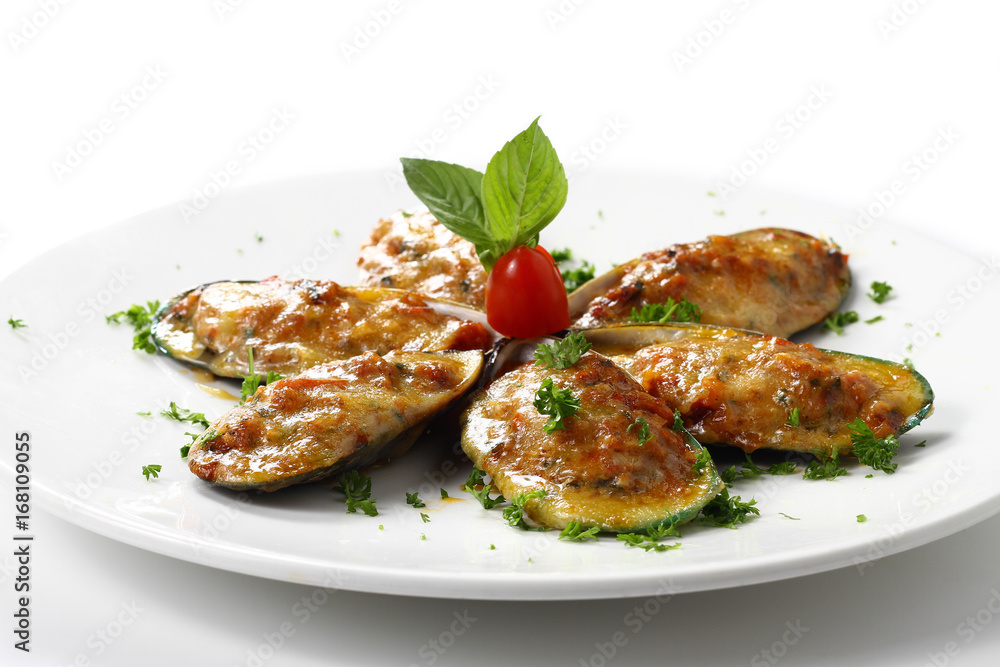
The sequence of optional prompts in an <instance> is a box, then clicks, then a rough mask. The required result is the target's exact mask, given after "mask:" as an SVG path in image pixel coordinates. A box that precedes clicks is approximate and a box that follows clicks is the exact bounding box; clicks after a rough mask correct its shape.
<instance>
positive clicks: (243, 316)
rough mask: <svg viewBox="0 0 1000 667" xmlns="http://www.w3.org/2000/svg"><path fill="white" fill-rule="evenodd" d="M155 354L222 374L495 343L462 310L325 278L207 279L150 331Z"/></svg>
mask: <svg viewBox="0 0 1000 667" xmlns="http://www.w3.org/2000/svg"><path fill="white" fill-rule="evenodd" d="M152 333H153V342H154V343H155V345H156V347H157V349H159V351H161V352H163V353H164V354H167V355H169V356H171V357H173V358H175V359H178V360H181V361H184V362H186V363H189V364H191V365H194V366H197V367H200V368H204V369H207V370H209V371H211V372H212V373H214V374H216V375H220V376H223V377H241V376H246V375H247V374H249V372H250V363H249V361H250V360H249V354H250V350H251V349H252V350H253V363H254V372H255V373H268V372H274V373H278V374H281V375H292V374H294V373H299V372H301V371H304V370H306V369H307V368H310V367H312V366H315V365H317V364H322V363H325V362H329V361H335V360H342V359H349V358H351V357H354V356H356V355H358V354H361V353H363V352H376V353H378V354H380V355H384V354H386V353H388V352H389V351H390V350H395V349H401V350H424V351H431V352H433V351H440V350H484V351H485V350H488V349H489V348H490V346H491V344H492V342H493V340H494V339H495V338H496V337H497V336H496V334H495V333H494V332H493V331H492V330H491V329H490V328H489V327H488V325H487V324H486V318H485V316H484V315H483V314H482V313H481V312H479V311H476V310H474V309H472V308H469V307H468V306H462V305H460V304H455V303H451V302H447V301H440V300H435V299H429V298H426V297H423V296H420V295H417V294H414V293H411V292H406V291H403V290H397V289H385V288H374V287H343V286H341V285H339V284H337V283H335V282H333V281H329V280H325V281H324V280H294V281H286V280H282V279H280V278H278V277H277V276H274V277H271V278H267V279H266V280H262V281H259V282H252V281H245V282H229V281H223V282H215V283H208V284H206V285H202V286H200V287H196V288H194V289H192V290H189V291H187V292H184V293H183V294H181V295H180V296H178V297H176V298H174V299H172V300H171V301H170V302H169V303H167V305H166V306H164V307H163V308H162V309H161V310H160V312H159V313H158V314H157V317H156V322H155V323H154V325H153V332H152Z"/></svg>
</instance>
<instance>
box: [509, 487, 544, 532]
mask: <svg viewBox="0 0 1000 667" xmlns="http://www.w3.org/2000/svg"><path fill="white" fill-rule="evenodd" d="M545 493H546V491H545V489H535V490H534V491H528V492H527V493H519V494H517V495H516V496H514V497H513V498H511V499H510V507H505V508H504V510H503V518H504V519H505V520H506V521H507V523H508V524H510V525H511V526H513V527H515V528H522V529H524V530H532V527H531V526H529V525H528V524H527V523H525V521H524V505H525V503H527V502H528V501H529V500H531V499H533V498H542V497H544V496H545Z"/></svg>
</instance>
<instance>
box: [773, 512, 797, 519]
mask: <svg viewBox="0 0 1000 667" xmlns="http://www.w3.org/2000/svg"><path fill="white" fill-rule="evenodd" d="M778 514H780V515H781V516H783V517H785V518H786V519H791V520H792V521H801V519H799V518H798V517H797V516H791V515H789V514H785V513H784V512H778Z"/></svg>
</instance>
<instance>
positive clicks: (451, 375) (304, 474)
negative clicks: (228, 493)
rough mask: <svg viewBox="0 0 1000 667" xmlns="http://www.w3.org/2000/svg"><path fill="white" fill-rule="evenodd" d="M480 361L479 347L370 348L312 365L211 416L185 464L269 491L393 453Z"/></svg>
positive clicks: (223, 481) (463, 385)
mask: <svg viewBox="0 0 1000 667" xmlns="http://www.w3.org/2000/svg"><path fill="white" fill-rule="evenodd" d="M482 366H483V355H482V352H480V351H478V350H468V351H446V352H433V353H432V352H415V351H403V350H393V351H392V352H390V353H388V354H386V355H385V356H384V357H380V356H379V355H377V354H375V353H374V352H367V353H364V354H362V355H359V356H357V357H354V358H352V359H348V360H344V361H334V362H329V363H326V364H321V365H318V366H313V367H312V368H309V369H307V370H305V371H304V372H302V373H301V374H299V375H297V376H294V377H290V378H285V379H282V380H278V381H276V382H274V383H272V384H269V385H267V386H264V387H261V388H259V389H258V390H257V393H255V394H254V395H253V396H252V397H251V398H250V399H249V400H248V401H247V402H246V403H244V404H242V405H238V406H236V407H235V408H233V409H232V410H230V411H229V412H228V413H226V414H224V415H223V416H222V417H220V418H219V419H217V420H216V421H215V422H214V423H213V424H212V425H211V426H210V427H209V429H208V430H207V431H206V432H205V433H203V434H202V435H201V436H200V437H199V438H198V439H197V440H196V441H195V442H194V443H193V444H192V446H191V449H190V451H189V452H188V466H189V468H190V469H191V471H192V472H193V473H194V474H195V475H197V476H198V477H201V478H202V479H205V480H206V481H208V482H211V483H212V484H216V485H218V486H224V487H226V488H230V489H261V490H264V491H274V490H276V489H280V488H283V487H286V486H290V485H292V484H301V483H304V482H311V481H315V480H319V479H323V478H326V477H330V476H332V475H336V474H339V473H342V472H346V471H349V470H353V469H356V468H360V467H363V466H366V465H370V464H372V463H374V462H376V461H380V460H383V459H386V458H389V457H394V456H397V455H399V454H401V453H402V452H403V451H405V450H406V449H407V448H408V447H409V446H410V445H411V444H412V443H413V441H414V440H415V439H416V438H417V437H418V436H419V435H420V433H421V432H422V431H423V430H424V428H425V427H426V425H427V424H428V423H429V422H430V420H431V419H433V418H434V417H435V416H437V415H438V414H440V413H441V412H443V411H444V410H446V409H447V408H448V407H449V406H451V405H452V404H453V403H454V402H455V401H457V400H458V399H460V398H461V397H462V396H463V395H464V394H465V393H466V392H467V391H468V390H469V389H470V388H472V387H473V386H474V384H475V381H476V379H477V378H478V377H479V374H480V372H481V370H482Z"/></svg>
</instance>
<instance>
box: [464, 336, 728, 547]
mask: <svg viewBox="0 0 1000 667" xmlns="http://www.w3.org/2000/svg"><path fill="white" fill-rule="evenodd" d="M552 342H553V341H551V340H534V341H523V340H515V341H510V340H504V341H502V342H501V343H500V344H499V345H498V347H499V349H498V351H496V353H495V354H494V356H493V358H492V359H491V361H490V363H489V365H488V369H487V371H486V372H485V373H484V379H485V383H484V386H483V387H481V388H480V389H478V390H476V392H474V393H473V394H472V395H471V397H470V400H469V405H468V407H467V408H466V410H465V411H464V413H463V414H462V416H461V418H460V422H461V425H462V436H461V444H462V449H463V450H464V451H465V453H466V454H467V455H468V456H469V458H470V459H472V462H473V464H474V465H475V466H476V467H477V468H479V469H481V470H483V471H484V472H486V473H487V474H489V476H490V478H491V479H492V483H493V485H494V486H496V487H497V488H498V489H499V490H500V492H501V493H502V494H503V495H504V497H506V498H508V499H511V498H515V497H517V496H518V495H520V494H530V495H529V496H525V497H527V498H528V499H527V500H526V502H525V503H524V514H525V515H526V516H527V517H529V518H530V519H531V520H533V521H535V522H537V523H539V524H542V525H544V526H548V527H550V528H556V529H562V528H566V527H567V525H569V524H570V522H579V525H580V526H581V527H583V528H592V527H597V528H599V529H600V530H601V531H609V532H633V531H643V530H649V529H652V528H658V527H661V526H666V525H670V524H678V523H682V522H684V521H688V520H690V519H692V518H694V517H695V516H696V515H697V514H698V513H699V511H700V510H701V509H702V507H704V506H705V505H706V504H707V503H708V502H709V501H711V500H712V498H714V497H715V496H716V494H718V493H719V491H720V489H721V488H722V483H721V481H720V479H719V475H718V473H717V471H716V469H715V466H714V464H713V463H712V460H711V457H710V456H709V454H708V452H707V451H706V450H704V449H703V448H702V447H701V445H700V444H698V442H697V441H695V440H694V439H693V438H691V437H690V436H689V435H687V434H686V433H685V431H684V430H683V428H679V427H678V428H675V422H674V416H673V411H672V410H671V409H670V408H669V407H667V406H666V404H664V403H663V402H662V401H660V400H659V399H656V398H655V397H653V396H651V395H650V394H649V393H647V392H646V391H644V390H643V389H642V387H640V386H639V384H638V383H637V382H636V381H635V380H634V379H633V378H632V377H630V376H629V375H628V373H626V372H624V371H623V370H622V369H620V368H618V367H617V366H616V365H615V364H614V363H612V362H611V361H610V360H609V359H607V358H606V357H604V356H602V355H600V354H596V353H594V352H586V353H584V354H582V356H579V357H578V358H576V359H575V360H574V361H573V363H571V364H570V365H566V366H565V367H563V368H558V367H553V365H552V363H551V362H550V363H541V362H536V361H535V359H534V358H533V356H532V355H533V354H534V352H535V350H537V349H540V346H541V345H544V344H550V343H552ZM559 365H560V364H558V363H556V366H559ZM563 365H564V364H563ZM574 402H575V404H576V409H575V410H567V409H566V407H565V406H566V405H569V404H572V403H574ZM560 404H561V405H562V407H561V408H560V407H559V406H560ZM555 415H561V417H560V418H559V419H556V416H555ZM531 496H535V497H531Z"/></svg>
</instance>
